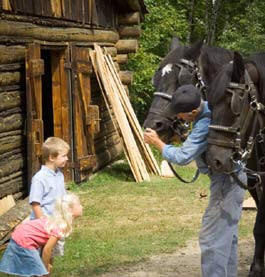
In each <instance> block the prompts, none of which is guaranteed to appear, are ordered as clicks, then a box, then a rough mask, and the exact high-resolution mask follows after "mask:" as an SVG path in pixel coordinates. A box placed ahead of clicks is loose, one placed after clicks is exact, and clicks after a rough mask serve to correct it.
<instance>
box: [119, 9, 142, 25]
mask: <svg viewBox="0 0 265 277" xmlns="http://www.w3.org/2000/svg"><path fill="white" fill-rule="evenodd" d="M140 21H141V20H140V13H139V12H134V13H129V14H125V15H123V14H122V15H119V17H118V24H119V25H120V24H121V25H139V24H140Z"/></svg>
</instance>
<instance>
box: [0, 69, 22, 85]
mask: <svg viewBox="0 0 265 277" xmlns="http://www.w3.org/2000/svg"><path fill="white" fill-rule="evenodd" d="M22 77H23V74H21V72H19V71H15V72H0V86H9V85H16V84H19V83H20V82H22Z"/></svg>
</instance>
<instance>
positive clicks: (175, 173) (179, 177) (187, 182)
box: [167, 162, 200, 184]
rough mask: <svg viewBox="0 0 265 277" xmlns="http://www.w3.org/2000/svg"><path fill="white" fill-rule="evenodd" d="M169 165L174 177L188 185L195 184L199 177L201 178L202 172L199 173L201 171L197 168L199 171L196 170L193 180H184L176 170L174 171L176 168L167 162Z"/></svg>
mask: <svg viewBox="0 0 265 277" xmlns="http://www.w3.org/2000/svg"><path fill="white" fill-rule="evenodd" d="M167 163H168V165H169V167H170V169H171V170H172V172H173V174H174V176H175V177H177V178H178V179H179V180H180V181H181V182H183V183H186V184H190V183H193V182H195V181H196V180H197V179H198V177H199V176H200V171H199V169H198V168H197V170H196V172H195V174H194V176H193V177H192V179H191V180H190V181H187V180H184V179H183V178H182V177H181V176H180V175H179V174H178V173H177V172H176V171H175V169H174V167H173V166H172V164H171V163H170V162H167Z"/></svg>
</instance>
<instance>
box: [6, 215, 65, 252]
mask: <svg viewBox="0 0 265 277" xmlns="http://www.w3.org/2000/svg"><path fill="white" fill-rule="evenodd" d="M47 223H48V220H47V218H41V219H34V220H30V221H27V222H25V223H22V224H20V225H18V227H17V228H16V229H15V231H14V232H13V233H12V235H11V237H12V239H13V240H14V241H15V242H16V243H17V244H18V245H20V246H22V247H24V248H27V249H37V248H39V247H42V246H44V245H45V244H46V243H47V241H48V240H49V238H50V237H51V236H54V237H58V238H60V235H59V229H54V230H51V231H50V232H49V233H48V232H47V231H46V228H45V227H46V225H47Z"/></svg>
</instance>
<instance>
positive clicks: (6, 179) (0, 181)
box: [0, 170, 26, 186]
mask: <svg viewBox="0 0 265 277" xmlns="http://www.w3.org/2000/svg"><path fill="white" fill-rule="evenodd" d="M23 175H26V172H25V171H23V170H20V171H17V172H15V173H12V174H9V175H7V176H5V177H2V178H0V186H3V185H2V184H3V183H7V182H10V181H11V180H14V179H16V178H19V177H21V176H23Z"/></svg>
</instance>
